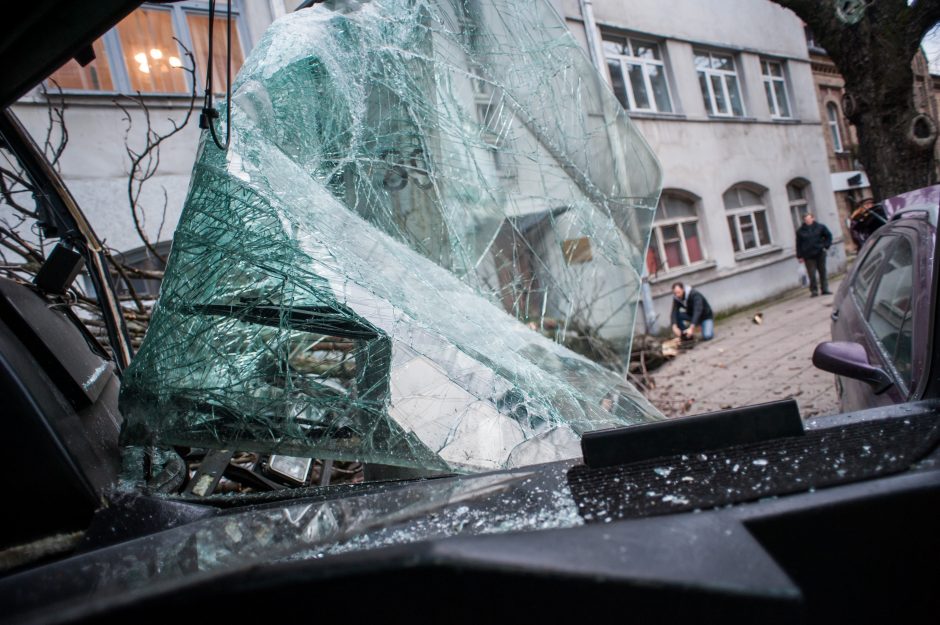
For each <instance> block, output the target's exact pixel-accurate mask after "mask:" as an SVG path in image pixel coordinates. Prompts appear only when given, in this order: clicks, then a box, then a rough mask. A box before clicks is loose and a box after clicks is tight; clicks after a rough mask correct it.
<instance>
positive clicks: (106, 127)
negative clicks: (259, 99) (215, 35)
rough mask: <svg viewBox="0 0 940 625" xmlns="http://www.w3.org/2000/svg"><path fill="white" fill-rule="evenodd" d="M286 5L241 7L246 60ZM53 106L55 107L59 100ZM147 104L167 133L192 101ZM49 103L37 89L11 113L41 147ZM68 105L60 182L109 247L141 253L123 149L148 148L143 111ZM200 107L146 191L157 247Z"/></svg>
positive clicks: (277, 1)
mask: <svg viewBox="0 0 940 625" xmlns="http://www.w3.org/2000/svg"><path fill="white" fill-rule="evenodd" d="M282 4H284V1H283V0H269V1H266V2H260V1H257V0H243V1H242V2H240V3H239V4H238V5H237V6H239V8H240V11H241V20H240V22H239V34H240V40H241V42H242V46H243V48H244V50H243V51H244V53H245V55H246V56H247V55H248V53H249V52H250V50H251V48H252V47H253V46H254V44H255V43H256V42H257V41H258V40H259V39H260V38H261V36H262V35H263V34H264V31H265V30H266V29H267V27H268V26H269V25H270V24H271V22H272V21H273V17H272V16H275V15H276V14H278V13H279V12H281V5H282ZM53 100H54V101H55V102H58V100H59V99H58V96H54V97H53ZM116 100H117V101H120V102H121V103H122V104H124V105H125V106H126V108H127V109H128V111H129V112H130V114H131V120H132V124H131V130H130V132H129V134H127V138H126V140H125V133H126V132H127V127H128V124H127V121H126V119H125V114H124V112H123V111H121V110H120V109H119V108H118V107H117V106H116V104H115V101H116ZM145 102H146V103H147V107H148V108H149V110H150V116H151V120H152V123H153V127H154V129H155V130H157V131H158V132H165V131H166V130H168V129H170V128H171V124H170V121H169V120H174V121H176V122H178V123H179V122H181V121H182V120H183V118H184V116H185V114H186V104H187V103H188V98H187V97H185V96H176V97H159V96H153V97H150V96H148V97H146V99H145ZM47 103H48V100H47V98H46V97H45V96H44V95H42V93H41V91H40V89H38V88H37V89H34V90H33V91H32V92H30V93H28V94H27V95H26V96H24V97H23V98H22V99H21V100H20V101H19V102H18V103H17V104H16V105H14V106H13V107H12V110H13V112H14V113H15V114H16V115H17V116H19V118H20V119H21V121H22V122H23V125H24V126H25V127H26V129H27V130H28V131H29V132H30V134H32V135H33V138H34V139H35V140H36V141H37V142H38V143H39V144H40V146H41V145H42V142H43V141H44V139H45V136H46V129H47V127H48V118H47V115H48V106H47ZM65 104H66V108H65V125H66V127H67V129H68V134H69V141H68V146H67V147H66V149H65V151H64V153H63V155H62V159H61V163H60V164H61V171H60V173H61V175H62V177H63V179H64V180H65V182H66V184H67V185H68V187H69V189H70V191H71V192H72V194H73V195H74V196H75V199H76V200H77V201H78V203H79V206H81V207H82V210H83V211H84V212H85V213H86V215H87V216H88V217H89V220H90V221H91V223H92V226H93V227H94V229H95V231H96V232H97V234H98V236H99V238H101V239H103V240H104V241H105V243H106V244H107V245H109V246H110V247H112V248H113V249H115V250H119V251H126V250H128V249H132V248H136V247H139V246H141V245H142V242H141V240H140V238H139V237H138V236H137V234H136V231H135V228H134V222H133V218H132V217H131V212H130V204H129V201H128V197H127V184H128V174H129V171H130V159H129V157H128V155H127V154H126V153H125V152H124V149H123V146H124V145H125V143H126V144H127V145H129V146H130V147H131V148H133V149H135V150H137V151H139V150H140V149H142V147H143V146H144V145H145V140H144V133H145V131H146V124H145V121H144V116H143V112H142V110H141V108H140V107H139V106H137V105H135V104H133V103H131V102H130V101H129V100H127V99H126V98H121V96H120V95H119V94H92V93H70V94H67V95H66V96H65ZM201 105H202V100H201V99H198V100H197V101H196V109H195V110H194V111H193V114H192V118H191V119H190V121H189V123H188V124H187V126H186V127H185V128H184V130H183V131H181V132H180V133H179V134H177V135H175V136H174V137H172V138H171V139H169V140H167V141H166V142H164V143H163V144H162V146H161V149H160V165H159V168H158V170H157V175H156V176H155V177H154V178H153V179H151V180H150V181H148V182H147V183H146V184H145V185H144V187H143V192H142V194H141V198H140V206H142V207H143V209H144V211H143V219H144V222H145V228H144V229H145V231H146V232H147V234H148V236H149V237H151V239H152V240H153V241H154V242H156V241H157V240H167V239H170V238H171V237H172V234H173V230H174V229H175V227H176V223H177V221H178V220H179V216H180V212H181V211H182V207H183V201H184V200H185V198H186V193H187V191H188V187H189V179H190V174H191V173H192V167H193V162H194V160H195V157H196V149H197V147H198V142H199V134H200V131H199V127H198V121H199V107H201ZM164 191H165V193H166V195H165V196H164ZM164 205H165V206H166V212H165V214H164V210H163V207H164ZM161 222H162V229H161Z"/></svg>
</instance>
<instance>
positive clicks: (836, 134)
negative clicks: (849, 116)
mask: <svg viewBox="0 0 940 625" xmlns="http://www.w3.org/2000/svg"><path fill="white" fill-rule="evenodd" d="M826 115H828V116H829V132H830V133H831V134H832V149H833V150H834V151H835V152H841V151H842V132H841V131H840V130H839V107H838V106H836V105H835V104H834V103H832V102H830V103H829V104H827V105H826Z"/></svg>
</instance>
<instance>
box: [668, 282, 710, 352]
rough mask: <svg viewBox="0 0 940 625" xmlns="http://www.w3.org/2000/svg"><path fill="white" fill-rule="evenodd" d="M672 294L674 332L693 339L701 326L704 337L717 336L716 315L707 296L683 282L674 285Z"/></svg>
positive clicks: (705, 338) (679, 335) (708, 338)
mask: <svg viewBox="0 0 940 625" xmlns="http://www.w3.org/2000/svg"><path fill="white" fill-rule="evenodd" d="M672 295H673V297H672V333H673V334H675V335H676V336H677V337H680V338H684V339H691V338H693V337H694V336H695V331H696V330H697V329H699V328H701V331H702V338H703V339H704V340H706V341H709V340H711V339H712V337H714V336H715V316H714V315H713V314H712V308H711V306H709V305H708V300H707V299H705V296H704V295H702V294H701V293H699V292H698V291H695V290H693V289H692V287H691V286H689V285H688V284H682V283H681V282H676V283H675V284H673V285H672Z"/></svg>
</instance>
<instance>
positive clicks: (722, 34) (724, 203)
mask: <svg viewBox="0 0 940 625" xmlns="http://www.w3.org/2000/svg"><path fill="white" fill-rule="evenodd" d="M556 7H558V9H559V11H560V12H561V13H562V14H563V15H564V16H565V19H566V20H567V22H568V24H569V28H570V29H571V30H572V32H574V34H575V36H576V37H577V38H578V39H579V40H580V41H581V42H582V44H583V45H584V47H585V49H586V50H587V51H588V52H589V54H591V56H592V59H593V60H594V61H595V63H596V64H597V65H600V66H602V68H603V73H605V74H606V76H607V78H608V79H609V80H610V84H611V87H612V88H613V90H614V92H615V93H616V94H617V96H618V98H619V99H620V101H621V103H622V104H623V105H624V107H625V108H626V109H627V110H628V111H629V112H630V115H631V117H632V119H633V120H634V122H635V123H636V124H637V125H638V126H639V128H640V131H641V133H642V134H643V135H644V137H646V139H647V141H648V142H649V143H650V145H651V146H652V148H653V151H654V152H655V153H656V154H657V155H658V157H659V159H660V162H661V163H662V166H663V175H664V190H663V196H662V200H661V202H660V207H659V211H658V213H657V216H656V222H655V226H654V230H653V233H652V237H651V241H650V249H649V254H648V256H647V268H648V271H649V284H650V287H651V291H652V295H653V299H654V302H655V311H656V313H657V314H658V321H659V326H660V329H662V328H663V327H665V326H667V325H668V323H669V313H670V309H671V285H672V284H673V283H674V282H683V283H687V284H691V285H693V286H694V287H695V288H697V289H700V290H701V292H702V293H703V294H705V295H706V297H707V298H708V300H709V302H710V303H711V304H712V307H713V308H714V309H715V311H716V312H720V311H727V310H732V309H736V308H741V307H746V306H748V305H750V304H753V303H755V302H757V301H760V300H762V299H766V298H768V297H772V296H774V295H776V294H779V293H781V292H783V291H785V290H788V289H791V288H793V287H796V286H799V285H800V283H801V266H800V265H799V263H798V262H797V260H796V257H795V247H794V244H795V230H796V228H797V227H798V225H799V223H800V220H801V216H802V214H804V213H805V212H808V211H809V212H813V213H815V214H816V215H817V218H818V220H819V221H820V222H821V223H823V224H825V225H826V226H827V227H828V228H829V229H830V231H832V233H833V235H834V237H835V240H836V243H835V244H834V245H833V247H832V248H831V250H830V259H829V271H830V273H831V272H835V271H838V270H841V269H842V268H844V266H845V254H844V249H843V245H842V238H841V229H840V228H839V225H838V224H839V221H838V216H837V212H836V207H835V204H834V201H833V194H832V186H831V181H830V177H829V166H828V161H827V152H826V145H825V142H824V135H823V127H822V121H821V119H820V113H819V107H818V105H817V100H816V93H815V86H814V81H813V75H812V70H811V65H810V60H809V54H808V52H807V45H806V39H805V35H804V30H803V25H802V22H801V21H800V20H799V18H797V17H796V16H795V15H794V14H793V13H791V12H790V11H787V10H785V9H783V8H781V7H780V6H778V5H776V4H774V3H772V2H770V1H769V0H767V1H763V0H760V1H758V0H712V1H710V2H701V1H700V0H632V1H631V2H624V1H622V0H594V1H593V2H591V1H588V0H558V1H556ZM640 330H641V328H639V327H638V328H637V331H640Z"/></svg>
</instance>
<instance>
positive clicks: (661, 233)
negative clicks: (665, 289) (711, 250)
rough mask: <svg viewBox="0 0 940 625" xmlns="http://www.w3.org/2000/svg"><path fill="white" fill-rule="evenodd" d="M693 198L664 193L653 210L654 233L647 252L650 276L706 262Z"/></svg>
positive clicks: (675, 193)
mask: <svg viewBox="0 0 940 625" xmlns="http://www.w3.org/2000/svg"><path fill="white" fill-rule="evenodd" d="M695 205H696V201H695V198H694V197H693V196H691V195H690V194H687V193H683V192H680V191H664V192H663V195H662V197H660V199H659V206H657V207H656V217H655V219H654V221H653V232H652V236H651V237H650V246H649V250H648V251H647V253H646V268H647V269H648V270H649V272H650V274H657V273H659V272H662V271H671V270H674V269H678V268H680V267H687V266H689V265H694V264H696V263H700V262H702V261H704V260H705V252H704V249H703V247H704V246H703V245H702V241H701V238H700V237H699V232H698V211H697V210H696V207H695Z"/></svg>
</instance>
